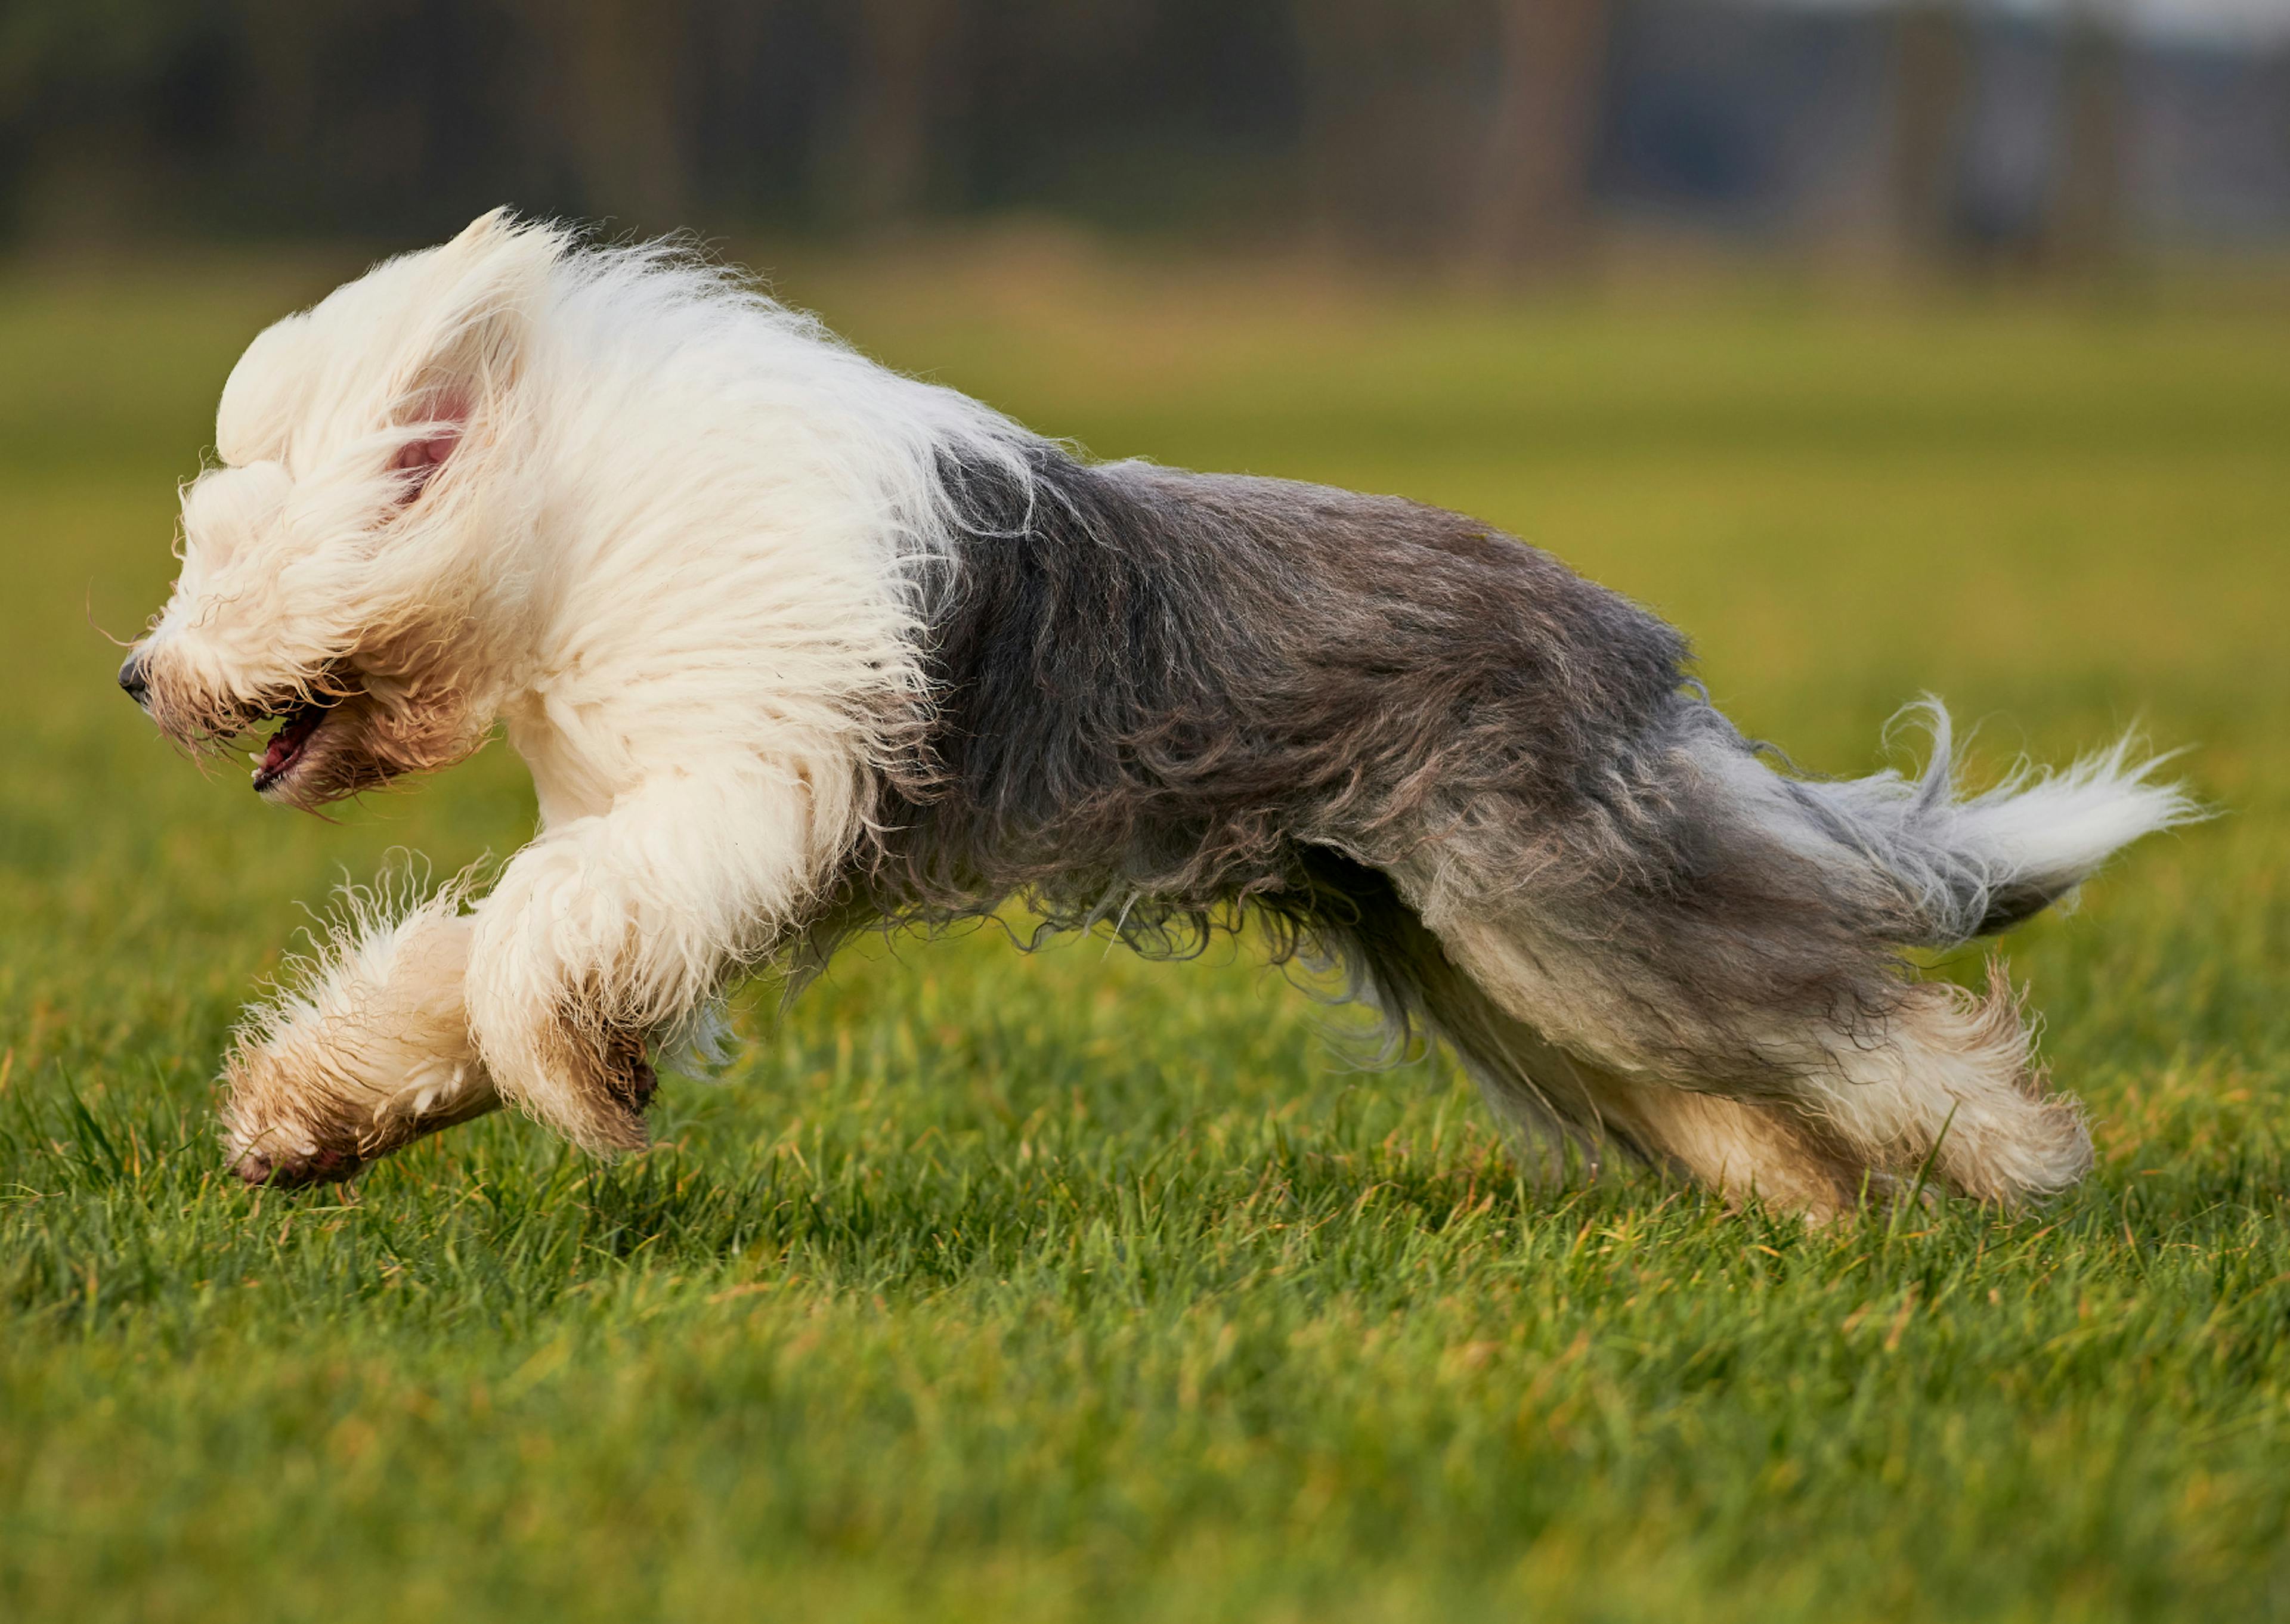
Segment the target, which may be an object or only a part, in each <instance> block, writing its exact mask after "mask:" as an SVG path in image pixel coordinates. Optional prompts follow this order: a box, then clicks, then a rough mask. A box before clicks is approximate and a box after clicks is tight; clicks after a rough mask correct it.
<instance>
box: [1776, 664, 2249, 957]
mask: <svg viewBox="0 0 2290 1624" xmlns="http://www.w3.org/2000/svg"><path fill="white" fill-rule="evenodd" d="M1903 716H1905V717H1907V718H1910V719H1911V720H1913V721H1918V722H1921V724H1923V726H1924V727H1925V728H1926V731H1927V732H1929V733H1930V736H1931V741H1932V747H1931V754H1930V758H1929V760H1928V762H1927V764H1926V767H1925V769H1924V771H1923V772H1921V773H1920V774H1918V776H1916V777H1914V778H1910V777H1905V776H1903V775H1902V774H1901V773H1898V772H1881V773H1878V774H1877V775H1875V776H1874V777H1870V778H1862V779H1853V780H1836V781H1820V780H1803V779H1790V778H1782V777H1780V776H1778V775H1774V776H1773V777H1772V778H1771V779H1770V780H1769V785H1768V787H1767V793H1766V794H1765V795H1760V796H1758V800H1759V801H1760V802H1761V803H1763V806H1764V808H1765V809H1766V812H1765V814H1764V819H1763V820H1765V821H1767V822H1768V825H1769V827H1768V829H1767V832H1768V833H1769V834H1778V835H1780V836H1782V838H1784V839H1785V840H1786V841H1788V843H1789V844H1792V845H1797V846H1798V847H1799V848H1800V849H1801V850H1802V849H1804V847H1805V846H1806V844H1808V843H1810V844H1814V845H1817V846H1819V847H1822V848H1825V851H1824V852H1823V853H1822V855H1824V856H1826V857H1827V858H1829V859H1830V864H1832V865H1833V864H1834V863H1835V862H1836V861H1837V860H1839V859H1842V860H1843V861H1844V862H1845V863H1846V865H1848V866H1849V867H1851V868H1859V869H1862V875H1863V877H1864V880H1865V881H1873V882H1874V883H1875V884H1876V885H1877V886H1878V889H1879V890H1881V891H1882V892H1887V893H1889V894H1888V895H1887V896H1886V903H1887V906H1886V908H1884V909H1883V911H1884V912H1885V913H1886V914H1887V915H1891V916H1894V919H1896V920H1898V921H1900V923H1899V924H1897V925H1896V926H1895V932H1896V939H1897V940H1900V941H1901V942H1902V943H1903V944H1908V945H1916V946H1925V947H1940V948H1948V947H1955V946H1957V945H1958V944H1960V943H1962V942H1965V941H1968V940H1972V939H1973V938H1974V937H1978V936H1990V935H1994V934H1996V933H1998V932H2003V931H2008V930H2010V929H2012V928H2013V927H2014V925H2018V924H2023V923H2025V922H2026V921H2027V920H2029V919H2030V918H2032V917H2034V916H2036V915H2037V914H2039V913H2041V912H2042V911H2043V910H2044V909H2045V908H2048V907H2050V906H2051V905H2052V904H2054V902H2057V901H2059V900H2062V898H2065V897H2067V896H2068V895H2069V894H2070V892H2073V891H2074V890H2075V889H2076V887H2077V886H2078V885H2080V884H2082V883H2083V882H2084V881H2085V880H2086V879H2088V878H2089V877H2090V876H2092V875H2093V874H2094V873H2095V872H2096V871H2097V870H2098V869H2099V868H2100V867H2101V865H2102V864H2103V863H2105V862H2106V861H2107V860H2108V859H2109V858H2110V856H2112V855H2113V854H2114V853H2115V852H2118V851H2119V850H2121V849H2122V848H2123V847H2125V846H2126V845H2128V844H2131V843H2132V842H2133V841H2134V840H2137V839H2138V838H2140V836H2143V835H2151V834H2154V833H2156V832H2158V830H2162V829H2167V828H2173V827H2174V826H2176V825H2179V824H2183V823H2188V822H2192V821H2195V820H2198V819H2200V818H2202V817H2204V816H2206V815H2207V814H2206V812H2204V811H2203V809H2202V808H2201V807H2199V806H2198V804H2196V803H2195V801H2194V800H2193V799H2192V798H2191V797H2190V796H2189V795H2188V794H2187V793H2186V791H2185V790H2184V789H2183V788H2181V787H2180V786H2178V785H2176V784H2172V783H2168V782H2163V781H2158V778H2157V773H2158V770H2159V769H2160V768H2161V767H2162V765H2163V764H2164V763H2165V762H2166V761H2167V760H2168V759H2169V757H2168V756H2149V755H2142V753H2141V752H2140V750H2139V748H2138V744H2137V741H2136V740H2135V739H2134V738H2132V737H2129V736H2126V737H2125V738H2123V739H2120V740H2117V741H2116V743H2115V744H2114V745H2112V746H2111V747H2110V748H2107V749H2104V750H2101V751H2099V752H2097V753H2095V754H2094V755H2091V756H2085V757H2084V758H2083V759H2082V760H2080V761H2078V762H2077V763H2076V764H2074V765H2073V766H2070V767H2068V768H2065V769H2063V770H2060V771H2047V770H2045V769H2041V768H2038V767H2035V766H2032V765H2029V764H2024V763H2023V764H2022V765H2020V766H2019V767H2018V768H2016V769H2014V772H2012V773H2011V774H2010V775H2008V776H2007V777H2006V779H2005V780H2004V781H2003V782H2002V783H2000V784H1998V785H1997V786H1996V787H1995V788H1992V789H1989V790H1986V791H1984V792H1982V793H1981V794H1979V795H1975V796H1968V797H1959V796H1958V794H1957V786H1956V750H1955V746H1954V740H1953V739H1952V736H1951V730H1950V725H1949V717H1948V712H1947V711H1946V710H1945V709H1943V708H1942V707H1941V705H1940V704H1939V702H1938V701H1936V700H1930V699H1927V700H1923V701H1921V702H1920V703H1918V705H1916V706H1913V707H1911V708H1910V710H1909V711H1907V712H1904V713H1903ZM1776 788H1777V789H1778V791H1779V795H1778V798H1776V797H1775V796H1774V793H1773V791H1774V789H1776ZM1783 809H1785V810H1783ZM1776 811H1780V812H1782V817H1781V819H1780V821H1782V822H1783V823H1793V824H1795V825H1796V826H1797V827H1795V828H1773V827H1771V824H1772V823H1773V822H1774V812H1776ZM1839 848H1842V850H1841V851H1840V850H1839ZM1824 866H1829V865H1824Z"/></svg>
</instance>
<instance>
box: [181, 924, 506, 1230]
mask: <svg viewBox="0 0 2290 1624" xmlns="http://www.w3.org/2000/svg"><path fill="white" fill-rule="evenodd" d="M384 889H385V891H386V888H384ZM461 902H462V892H461V891H460V887H458V886H448V887H447V888H446V889H445V890H444V891H443V892H439V893H438V894H437V895H436V896H433V897H431V898H429V899H428V900H426V901H422V902H420V903H417V904H415V905H414V906H412V907H411V908H404V909H399V908H395V907H393V906H392V905H391V904H390V903H389V902H388V900H387V898H386V895H385V894H383V893H382V892H352V893H350V896H349V899H348V910H347V911H348V917H347V918H346V919H344V920H342V921H341V922H340V924H337V925H336V927H335V928H334V930H333V931H332V932H331V933H330V934H329V935H328V937H327V938H326V940H324V942H323V943H322V944H321V946H320V948H319V950H318V953H317V956H316V958H315V960H313V961H311V962H310V963H309V964H308V965H307V966H306V967H305V968H306V971H307V973H306V974H304V975H303V976H301V977H300V978H297V979H294V980H290V982H289V984H288V985H286V986H284V988H281V990H280V992H279V994H278V996H277V997H276V998H275V999H274V1000H273V1001H271V1002H270V1003H269V1004H262V1005H258V1006H257V1007H255V1008H254V1009H252V1011H250V1012H249V1014H248V1019H247V1020H246V1021H245V1023H244V1025H242V1026H241V1027H240V1028H239V1030H238V1033H237V1036H236V1038H235V1040H234V1041H233V1043H232V1045H231V1050H230V1053H229V1055H228V1058H227V1059H226V1060H225V1061H224V1063H223V1079H224V1084H225V1088H226V1094H225V1098H224V1101H223V1127H224V1139H225V1143H226V1146H227V1148H228V1154H229V1156H230V1158H231V1164H232V1168H233V1170H234V1171H235V1172H237V1174H238V1175H239V1177H241V1178H242V1179H244V1180H247V1181H248V1182H249V1183H252V1184H268V1183H277V1184H289V1185H299V1184H317V1183H324V1182H328V1181H331V1180H338V1179H347V1178H348V1177H349V1176H350V1175H351V1174H352V1173H354V1172H356V1171H357V1170H358V1169H359V1168H360V1167H362V1166H364V1164H366V1163H368V1162H371V1161H372V1160H373V1159H374V1158H375V1157H377V1156H385V1155H387V1154H388V1153H389V1152H390V1151H393V1150H396V1149H397V1148H400V1147H401V1146H404V1145H406V1144H409V1143H411V1142H412V1140H416V1139H419V1138H420V1137H421V1136H422V1135H423V1134H425V1133H434V1132H436V1131H437V1130H438V1129H440V1128H444V1127H450V1126H452V1124H455V1123H460V1122H467V1121H468V1120H469V1119H470V1118H471V1117H473V1116H483V1115H484V1114H485V1113H486V1112H487V1111H490V1110H492V1109H494V1108H497V1107H498V1106H499V1104H500V1100H499V1098H498V1097H497V1096H496V1095H495V1093H494V1092H493V1085H492V1078H491V1077H489V1076H487V1075H486V1073H485V1068H484V1065H483V1064H482V1063H481V1062H480V1061H479V1060H478V1059H477V1052H476V1044H474V1043H473V1042H472V1041H471V1039H470V1036H469V1022H468V1010H467V1008H466V1006H465V1005H464V1004H463V1002H462V997H461V987H462V978H463V975H464V973H465V972H466V970H467V967H468V958H469V945H470V940H471V938H472V936H473V935H474V932H475V928H476V921H475V920H474V918H472V917H471V916H469V915H468V914H466V913H464V912H462V911H461Z"/></svg>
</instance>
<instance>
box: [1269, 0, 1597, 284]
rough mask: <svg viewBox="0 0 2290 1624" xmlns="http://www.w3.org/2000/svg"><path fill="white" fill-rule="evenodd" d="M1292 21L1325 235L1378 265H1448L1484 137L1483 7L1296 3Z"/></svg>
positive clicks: (1401, 1)
mask: <svg viewBox="0 0 2290 1624" xmlns="http://www.w3.org/2000/svg"><path fill="white" fill-rule="evenodd" d="M1555 3H1564V0H1555ZM1290 16H1291V23H1290V27H1291V28H1292V29H1293V36H1294V38H1295V41H1296V50H1297V52H1298V56H1299V59H1300V60H1301V63H1302V65H1303V83H1304V108H1303V112H1304V119H1303V130H1302V159H1303V169H1304V172H1305V175H1306V179H1307V188H1308V192H1309V208H1310V212H1311V213H1312V215H1313V216H1314V217H1315V219H1316V220H1317V224H1318V226H1319V228H1320V229H1321V230H1322V231H1323V232H1324V233H1325V235H1327V236H1330V237H1332V238H1334V239H1335V240H1337V241H1339V242H1341V243H1343V244H1346V245H1348V246H1349V247H1351V248H1354V249H1357V250H1362V251H1365V252H1370V253H1372V254H1374V255H1375V256H1377V257H1379V258H1383V259H1392V260H1418V261H1422V260H1445V259H1447V258H1449V257H1451V256H1452V255H1453V251H1454V248H1455V239H1456V236H1457V232H1458V228H1459V226H1460V224H1461V220H1460V216H1461V214H1462V212H1463V211H1464V209H1465V207H1466V206H1467V203H1468V196H1469V178H1470V175H1471V172H1472V162H1471V160H1472V156H1473V153H1474V150H1475V148H1476V146H1477V140H1478V139H1479V123H1480V120H1479V114H1478V109H1477V106H1476V105H1475V103H1474V100H1473V98H1472V96H1471V94H1470V90H1471V84H1472V78H1473V73H1472V63H1473V57H1474V55H1475V54H1476V53H1475V52H1474V46H1476V45H1477V44H1480V43H1481V42H1482V40H1483V39H1484V35H1485V20H1486V7H1485V4H1484V0H1481V3H1480V4H1472V3H1471V0H1294V4H1293V9H1292V11H1291V13H1290Z"/></svg>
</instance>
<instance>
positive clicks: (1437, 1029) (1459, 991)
mask: <svg viewBox="0 0 2290 1624" xmlns="http://www.w3.org/2000/svg"><path fill="white" fill-rule="evenodd" d="M1317 868H1318V870H1319V877H1320V878H1321V879H1322V881H1323V882H1324V883H1325V884H1327V885H1328V887H1329V889H1330V890H1331V891H1332V892H1335V893H1340V895H1341V906H1340V907H1339V908H1335V909H1333V910H1330V911H1329V912H1328V913H1327V914H1326V916H1325V920H1324V923H1323V924H1322V926H1321V929H1322V932H1323V933H1324V934H1325V935H1326V936H1328V937H1330V938H1332V939H1333V940H1332V941H1331V946H1333V948H1335V949H1336V950H1337V952H1338V953H1339V954H1340V956H1341V957H1342V958H1343V959H1344V961H1345V962H1346V963H1347V964H1348V965H1349V967H1350V969H1351V972H1352V974H1353V977H1354V981H1355V986H1354V991H1355V992H1356V993H1357V995H1358V996H1362V997H1364V998H1365V999H1367V1000H1369V1001H1371V1002H1372V1003H1373V1004H1375V1005H1376V1006H1377V1007H1378V1008H1380V1009H1381V1011H1382V1012H1383V1014H1384V1017H1385V1019H1386V1020H1387V1022H1388V1023H1389V1026H1390V1027H1391V1028H1393V1035H1394V1036H1395V1038H1404V1036H1405V1033H1406V1032H1407V1031H1409V1030H1410V1029H1413V1028H1421V1030H1422V1031H1423V1032H1424V1033H1425V1035H1426V1036H1430V1037H1434V1038H1437V1039H1443V1040H1445V1042H1446V1044H1448V1045H1449V1046H1450V1047H1451V1048H1452V1049H1453V1051H1454V1052H1455V1054H1456V1057H1457V1059H1458V1060H1461V1062H1462V1065H1463V1068H1464V1070H1465V1071H1466V1072H1467V1073H1469V1076H1470V1077H1471V1079H1472V1081H1473V1082H1474V1083H1476V1084H1477V1085H1478V1089H1479V1092H1480V1095H1481V1097H1482V1098H1484V1099H1485V1100H1486V1102H1487V1104H1488V1106H1489V1108H1491V1109H1492V1110H1493V1112H1494V1113H1495V1116H1496V1117H1497V1118H1498V1120H1500V1121H1501V1123H1502V1124H1504V1126H1505V1127H1506V1128H1507V1129H1508V1130H1509V1132H1510V1133H1511V1135H1512V1137H1513V1140H1514V1142H1515V1144H1516V1146H1517V1149H1518V1150H1519V1152H1520V1154H1521V1156H1522V1158H1523V1162H1522V1164H1523V1165H1524V1166H1525V1169H1526V1170H1527V1171H1528V1172H1530V1174H1534V1173H1540V1174H1542V1175H1545V1176H1554V1177H1555V1176H1556V1175H1557V1174H1559V1173H1560V1172H1563V1171H1564V1166H1565V1155H1566V1152H1567V1150H1568V1149H1569V1148H1573V1150H1575V1151H1576V1152H1577V1153H1579V1154H1580V1155H1581V1156H1582V1157H1583V1159H1585V1160H1586V1161H1588V1162H1589V1164H1591V1165H1592V1166H1593V1167H1594V1168H1595V1167H1596V1166H1597V1165H1598V1164H1600V1163H1601V1161H1602V1160H1603V1158H1604V1156H1605V1153H1607V1152H1608V1151H1619V1152H1621V1154H1623V1155H1624V1156H1628V1157H1629V1159H1631V1160H1633V1161H1638V1162H1646V1163H1652V1164H1655V1165H1658V1166H1663V1167H1667V1168H1669V1170H1670V1171H1672V1172H1677V1173H1679V1174H1682V1175H1684V1176H1685V1177H1687V1178H1690V1179H1693V1180H1697V1181H1699V1182H1701V1183H1703V1184H1705V1185H1708V1186H1709V1187H1710V1188H1715V1189H1718V1190H1721V1191H1723V1192H1725V1193H1726V1195H1727V1196H1729V1197H1733V1198H1742V1197H1746V1196H1750V1195H1752V1194H1755V1195H1757V1196H1762V1197H1764V1198H1765V1199H1767V1200H1770V1201H1773V1202H1775V1203H1778V1204H1782V1205H1783V1206H1788V1207H1792V1208H1798V1209H1803V1210H1806V1211H1808V1212H1818V1213H1822V1214H1827V1213H1831V1212H1838V1211H1840V1210H1842V1209H1843V1208H1844V1207H1845V1206H1846V1205H1847V1204H1850V1203H1852V1202H1853V1201H1854V1199H1855V1198H1856V1197H1857V1196H1858V1195H1859V1193H1860V1186H1861V1182H1862V1177H1863V1173H1862V1169H1861V1168H1860V1167H1859V1166H1858V1165H1856V1164H1855V1163H1854V1160H1853V1158H1852V1157H1851V1156H1849V1155H1848V1154H1846V1153H1845V1152H1844V1151H1843V1150H1842V1149H1841V1148H1839V1147H1838V1145H1837V1144H1836V1143H1835V1140H1834V1136H1833V1135H1830V1134H1829V1133H1827V1132H1822V1131H1821V1130H1820V1129H1819V1128H1818V1127H1817V1126H1816V1125H1814V1124H1807V1123H1806V1122H1805V1121H1804V1120H1802V1119H1801V1118H1799V1117H1798V1116H1794V1115H1793V1114H1791V1113H1790V1112H1789V1111H1787V1110H1785V1109H1782V1108H1777V1107H1775V1106H1774V1105H1772V1104H1769V1103H1766V1102H1761V1101H1756V1100H1733V1099H1727V1098H1725V1097H1722V1096H1720V1095H1716V1094H1708V1093H1695V1092H1687V1091H1685V1090H1681V1089H1677V1088H1675V1087H1672V1086H1669V1085H1668V1084H1659V1083H1656V1084H1645V1083H1636V1082H1631V1081H1629V1080H1626V1079H1625V1078H1623V1077H1622V1076H1618V1075H1617V1074H1616V1073H1614V1072H1613V1071H1612V1070H1610V1069H1608V1068H1605V1067H1603V1066H1601V1065H1599V1064H1598V1063H1597V1062H1596V1061H1594V1060H1589V1059H1587V1058H1584V1057H1583V1056H1581V1055H1579V1054H1575V1053H1570V1052H1568V1051H1566V1050H1565V1049H1562V1048H1560V1047H1559V1046H1558V1045H1557V1044H1554V1043H1552V1042H1551V1041H1550V1040H1549V1038H1547V1037H1546V1036H1543V1035H1542V1033H1541V1032H1539V1031H1537V1030H1536V1029H1535V1028H1533V1026H1531V1025H1529V1024H1528V1023H1527V1022H1525V1021H1524V1020H1520V1019H1518V1018H1517V1016H1515V1015H1514V1014H1512V1013H1511V1012H1509V1010H1507V1009H1505V1008H1504V1007H1503V1005H1502V1004H1501V1002H1499V1001H1498V1000H1497V999H1495V998H1494V997H1492V996H1489V994H1488V992H1487V990H1486V988H1485V987H1483V986H1482V985H1481V984H1480V982H1479V981H1478V980H1477V979H1475V978H1474V976H1472V975H1471V974H1469V973H1466V972H1465V971H1464V970H1463V969H1462V968H1461V966H1459V965H1458V964H1457V963H1456V961H1455V959H1454V957H1453V956H1451V955H1450V953H1449V952H1448V951H1447V948H1446V946H1445V944H1444V943H1443V942H1442V941H1441V940H1440V938H1439V937H1438V936H1437V935H1436V934H1435V933H1434V932H1432V931H1431V930H1429V928H1428V927H1427V926H1426V925H1425V924H1424V923H1423V921H1422V920H1421V917H1420V916H1418V915H1417V914H1416V912H1415V911H1414V909H1413V908H1411V907H1410V906H1409V905H1408V904H1407V903H1406V902H1405V901H1403V900H1401V898H1400V896H1399V894H1398V892H1397V890H1396V889H1395V888H1394V887H1393V885H1392V883H1391V882H1390V881H1389V879H1387V878H1386V877H1385V876H1383V875H1381V874H1379V873H1376V872H1374V871H1373V870H1369V869H1364V868H1357V867H1356V866H1354V865H1351V864H1349V863H1348V862H1344V861H1343V860H1336V859H1328V860H1321V861H1320V862H1318V864H1317Z"/></svg>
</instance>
